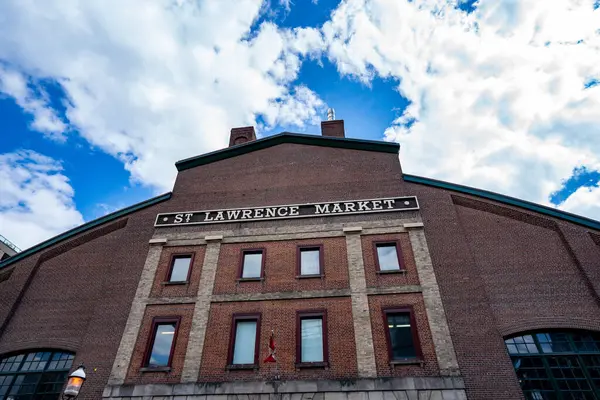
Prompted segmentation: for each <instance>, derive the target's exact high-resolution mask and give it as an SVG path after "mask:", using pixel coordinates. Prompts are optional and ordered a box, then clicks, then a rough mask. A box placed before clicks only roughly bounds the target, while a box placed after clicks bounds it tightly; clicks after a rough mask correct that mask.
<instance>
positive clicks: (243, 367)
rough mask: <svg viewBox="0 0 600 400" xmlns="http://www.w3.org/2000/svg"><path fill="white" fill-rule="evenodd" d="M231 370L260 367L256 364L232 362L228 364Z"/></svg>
mask: <svg viewBox="0 0 600 400" xmlns="http://www.w3.org/2000/svg"><path fill="white" fill-rule="evenodd" d="M227 369H228V370H229V371H236V370H249V369H258V365H256V364H231V365H228V366H227Z"/></svg>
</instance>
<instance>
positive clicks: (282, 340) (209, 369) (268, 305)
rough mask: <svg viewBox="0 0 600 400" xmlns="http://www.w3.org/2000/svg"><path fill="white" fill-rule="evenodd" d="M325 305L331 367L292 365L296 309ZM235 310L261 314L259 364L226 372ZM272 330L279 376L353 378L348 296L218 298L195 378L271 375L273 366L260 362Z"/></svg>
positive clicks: (354, 370)
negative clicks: (227, 300)
mask: <svg viewBox="0 0 600 400" xmlns="http://www.w3.org/2000/svg"><path fill="white" fill-rule="evenodd" d="M312 309H326V310H327V328H328V334H329V363H330V365H329V367H328V368H311V369H296V367H295V363H296V312H297V311H303V310H312ZM234 313H261V314H262V316H261V327H260V343H259V369H258V370H249V371H247V370H233V371H228V370H227V369H226V364H227V362H228V360H227V356H228V350H229V343H230V332H231V323H232V316H233V314H234ZM271 330H274V331H275V335H276V346H277V358H278V360H279V362H278V364H279V371H280V375H281V378H282V379H344V378H356V376H357V367H356V346H355V343H354V325H353V322H352V304H351V302H350V298H348V297H346V298H326V299H307V300H279V301H260V302H245V303H216V304H213V305H212V307H211V310H210V317H209V321H208V327H207V332H206V340H205V344H204V354H203V357H202V366H201V368H200V376H199V380H200V381H204V382H211V381H231V380H263V379H273V376H274V374H275V369H274V368H275V365H274V364H270V363H266V364H265V363H263V362H262V361H263V360H264V358H265V357H266V356H267V355H268V354H269V352H268V348H267V346H268V343H269V337H270V335H271Z"/></svg>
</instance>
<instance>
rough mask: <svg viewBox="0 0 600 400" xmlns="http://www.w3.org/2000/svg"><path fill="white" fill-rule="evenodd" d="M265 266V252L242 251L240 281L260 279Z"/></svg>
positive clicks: (261, 250) (257, 250) (254, 250)
mask: <svg viewBox="0 0 600 400" xmlns="http://www.w3.org/2000/svg"><path fill="white" fill-rule="evenodd" d="M264 266H265V250H264V249H252V250H244V251H242V265H241V271H240V278H241V279H260V278H262V276H263V271H264Z"/></svg>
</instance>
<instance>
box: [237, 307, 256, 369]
mask: <svg viewBox="0 0 600 400" xmlns="http://www.w3.org/2000/svg"><path fill="white" fill-rule="evenodd" d="M231 328H232V332H231V342H230V345H229V365H230V366H233V367H235V366H237V367H244V366H250V367H255V366H257V365H258V341H259V337H260V315H259V314H235V315H234V316H233V322H232V324H231Z"/></svg>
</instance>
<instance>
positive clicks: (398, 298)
mask: <svg viewBox="0 0 600 400" xmlns="http://www.w3.org/2000/svg"><path fill="white" fill-rule="evenodd" d="M404 306H411V307H412V308H413V312H414V317H415V320H416V323H417V333H418V337H419V342H420V348H421V352H422V355H423V357H422V358H423V364H422V365H394V366H391V365H390V356H389V352H388V343H387V338H386V333H385V330H386V329H387V327H386V324H385V321H384V318H383V309H384V308H402V307H404ZM369 309H370V311H371V329H372V331H373V345H374V347H375V364H376V365H377V375H378V376H382V377H386V376H427V375H438V374H439V368H438V364H437V359H436V356H435V349H434V347H433V341H432V339H431V331H430V330H429V323H428V321H427V313H426V311H425V304H424V303H423V296H422V295H421V294H420V293H409V294H397V295H386V296H369Z"/></svg>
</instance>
